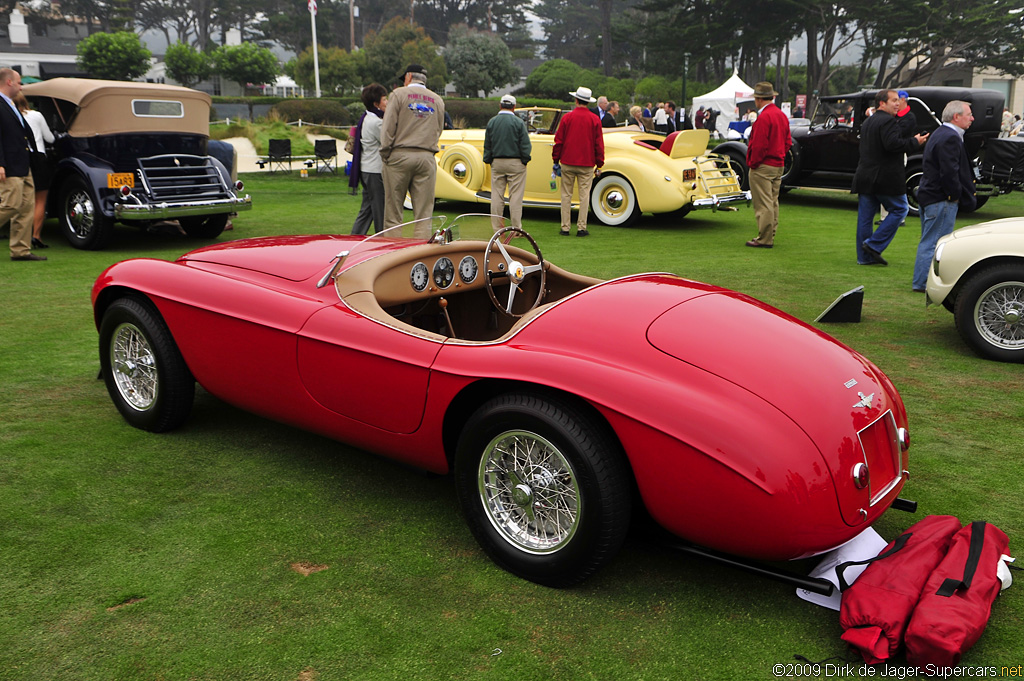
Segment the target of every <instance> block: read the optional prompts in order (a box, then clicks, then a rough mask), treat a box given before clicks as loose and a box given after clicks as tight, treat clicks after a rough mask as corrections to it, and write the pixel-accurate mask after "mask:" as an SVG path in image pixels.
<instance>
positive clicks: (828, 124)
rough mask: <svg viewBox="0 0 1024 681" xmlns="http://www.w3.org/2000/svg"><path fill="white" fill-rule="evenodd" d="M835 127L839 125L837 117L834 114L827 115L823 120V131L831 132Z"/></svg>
mask: <svg viewBox="0 0 1024 681" xmlns="http://www.w3.org/2000/svg"><path fill="white" fill-rule="evenodd" d="M837 125H839V117H838V116H836V115H835V114H829V115H828V118H826V119H825V129H826V130H831V129H832V128H834V127H836V126H837Z"/></svg>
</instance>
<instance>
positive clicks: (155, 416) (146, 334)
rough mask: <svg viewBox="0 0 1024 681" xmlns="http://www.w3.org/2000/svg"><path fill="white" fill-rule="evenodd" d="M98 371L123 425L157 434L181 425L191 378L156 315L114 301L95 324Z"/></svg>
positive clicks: (131, 301)
mask: <svg viewBox="0 0 1024 681" xmlns="http://www.w3.org/2000/svg"><path fill="white" fill-rule="evenodd" d="M100 368H101V372H102V374H103V380H104V381H105V382H106V384H107V392H108V393H110V399H111V400H112V401H113V402H114V406H115V407H117V410H118V411H119V412H121V415H122V416H124V418H125V420H126V421H128V423H130V424H131V425H133V426H135V427H136V428H140V429H142V430H148V431H152V432H154V433H161V432H164V431H168V430H173V429H175V428H177V427H178V426H180V425H181V424H182V423H184V421H185V419H186V418H187V417H188V415H189V412H190V411H191V410H192V400H193V398H194V397H195V379H194V378H193V377H192V373H191V372H190V371H189V370H188V366H186V364H185V360H184V359H182V356H181V353H180V352H179V351H178V346H177V345H176V344H175V343H174V338H173V337H172V336H171V332H170V331H169V330H168V328H167V325H166V324H165V323H164V321H163V319H161V318H160V315H159V314H158V313H157V312H156V311H155V310H153V309H152V308H151V307H150V305H149V304H148V303H146V302H144V301H141V300H139V299H136V298H131V297H128V298H120V299H118V300H116V301H114V302H113V303H112V304H111V305H110V307H108V308H107V309H106V311H105V312H104V313H103V321H102V322H101V323H100Z"/></svg>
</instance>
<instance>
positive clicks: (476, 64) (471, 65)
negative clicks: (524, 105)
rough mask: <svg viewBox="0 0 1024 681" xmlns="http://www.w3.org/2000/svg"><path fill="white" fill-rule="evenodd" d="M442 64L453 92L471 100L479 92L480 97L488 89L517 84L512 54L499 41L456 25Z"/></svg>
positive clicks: (488, 35)
mask: <svg viewBox="0 0 1024 681" xmlns="http://www.w3.org/2000/svg"><path fill="white" fill-rule="evenodd" d="M444 61H445V64H446V65H447V67H448V71H449V72H450V73H451V75H452V81H453V82H454V83H455V87H456V89H458V90H459V92H461V93H462V94H465V95H469V96H471V97H475V96H476V94H477V92H478V91H479V90H483V92H484V95H485V96H486V94H487V93H489V92H491V91H492V90H494V89H496V88H499V87H502V86H504V85H508V84H509V83H516V84H517V85H518V83H517V81H518V80H519V69H517V68H516V67H515V65H514V64H513V63H512V54H511V52H509V49H508V47H507V46H506V45H505V43H503V42H502V41H501V38H499V37H497V36H496V35H494V34H491V33H481V32H480V31H474V30H472V29H468V28H466V27H465V26H460V27H457V28H454V29H452V32H451V34H450V35H449V36H448V47H447V49H445V52H444Z"/></svg>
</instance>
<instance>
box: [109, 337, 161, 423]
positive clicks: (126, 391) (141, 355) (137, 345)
mask: <svg viewBox="0 0 1024 681" xmlns="http://www.w3.org/2000/svg"><path fill="white" fill-rule="evenodd" d="M110 364H111V370H112V372H113V376H114V384H115V385H116V386H117V391H118V392H119V393H120V394H121V397H122V398H123V399H124V401H125V402H126V403H128V404H129V405H130V406H131V407H132V408H133V409H137V410H139V411H146V410H147V409H151V408H152V407H153V404H154V403H156V398H157V391H158V387H159V380H158V377H157V371H156V357H155V356H154V355H153V348H151V347H150V345H149V341H148V340H146V336H145V334H143V333H142V331H141V330H139V327H137V326H135V325H134V324H127V323H126V324H121V325H120V326H118V327H117V328H116V329H115V330H114V336H113V339H112V340H111V343H110Z"/></svg>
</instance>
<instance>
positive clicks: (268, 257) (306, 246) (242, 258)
mask: <svg viewBox="0 0 1024 681" xmlns="http://www.w3.org/2000/svg"><path fill="white" fill-rule="evenodd" d="M365 238H366V237H358V236H357V237H353V236H337V235H316V236H268V237H257V238H253V239H242V240H239V241H228V242H225V243H220V244H215V245H212V246H205V247H203V248H199V249H196V250H194V251H190V252H189V253H186V254H185V255H183V256H181V257H180V258H178V262H181V263H183V264H194V265H197V266H202V265H220V266H224V267H232V268H237V269H241V270H247V271H249V272H256V273H260V274H263V275H269V276H271V277H277V278H280V279H286V280H288V281H293V282H298V281H305V280H307V279H310V278H313V277H317V278H319V277H322V276H323V275H324V273H325V272H327V270H328V269H329V268H330V267H331V262H332V261H333V260H334V257H335V256H336V255H338V253H340V252H341V251H344V250H351V249H353V248H354V247H355V245H356V244H358V243H360V242H361V241H363V240H364V239H365ZM387 244H389V242H386V241H382V242H381V246H382V247H383V246H386V245H387ZM373 252H375V251H374V250H373V249H367V250H366V251H363V255H362V256H360V255H358V254H356V255H354V256H353V257H350V258H348V259H347V260H346V261H345V266H346V268H347V267H351V266H352V265H355V264H357V263H359V262H361V261H362V260H363V259H364V258H365V257H366V256H367V255H369V254H370V253H373Z"/></svg>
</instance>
